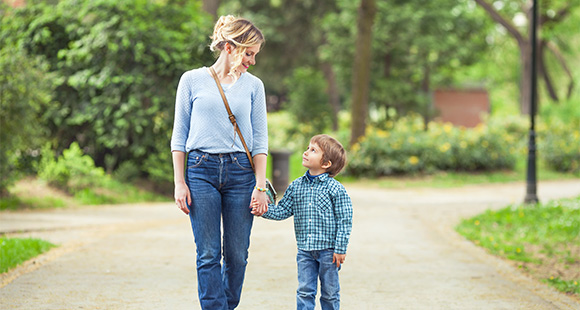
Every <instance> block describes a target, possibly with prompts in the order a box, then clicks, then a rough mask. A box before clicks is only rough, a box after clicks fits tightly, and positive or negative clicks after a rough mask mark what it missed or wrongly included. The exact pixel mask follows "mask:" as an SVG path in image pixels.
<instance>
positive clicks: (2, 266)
mask: <svg viewBox="0 0 580 310" xmlns="http://www.w3.org/2000/svg"><path fill="white" fill-rule="evenodd" d="M53 247H56V245H54V244H52V243H50V242H47V241H44V240H40V239H32V238H28V239H20V238H0V273H4V272H6V271H8V270H10V269H12V268H14V267H16V266H18V265H20V264H22V263H23V262H25V261H27V260H29V259H31V258H33V257H35V256H37V255H40V254H42V253H44V252H46V251H48V250H50V249H51V248H53Z"/></svg>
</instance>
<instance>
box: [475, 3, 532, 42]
mask: <svg viewBox="0 0 580 310" xmlns="http://www.w3.org/2000/svg"><path fill="white" fill-rule="evenodd" d="M475 2H477V4H479V6H481V7H482V8H483V9H485V10H486V11H487V13H488V14H489V15H490V16H491V18H492V19H493V20H495V21H496V22H498V23H499V24H500V25H502V26H503V27H504V28H505V29H506V30H507V31H508V32H509V33H510V34H511V35H512V36H514V37H515V38H516V40H517V41H518V43H519V44H520V45H522V44H524V43H525V42H526V41H527V40H526V39H525V38H524V37H523V36H522V34H521V33H520V32H519V31H518V29H517V28H516V26H514V24H512V23H511V22H510V21H509V20H507V19H505V18H503V17H502V16H501V15H500V14H499V12H498V11H496V10H495V9H494V8H493V7H492V6H491V5H490V4H489V3H487V2H486V1H485V0H475Z"/></svg>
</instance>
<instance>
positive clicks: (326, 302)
mask: <svg viewBox="0 0 580 310" xmlns="http://www.w3.org/2000/svg"><path fill="white" fill-rule="evenodd" d="M333 255H334V249H326V250H320V251H303V250H300V249H298V254H297V255H296V263H297V267H298V291H297V292H296V309H298V310H314V306H315V302H316V288H317V286H318V278H320V306H321V308H322V310H330V309H339V308H340V293H339V292H340V284H339V281H338V271H339V270H340V267H336V263H333V262H332V256H333Z"/></svg>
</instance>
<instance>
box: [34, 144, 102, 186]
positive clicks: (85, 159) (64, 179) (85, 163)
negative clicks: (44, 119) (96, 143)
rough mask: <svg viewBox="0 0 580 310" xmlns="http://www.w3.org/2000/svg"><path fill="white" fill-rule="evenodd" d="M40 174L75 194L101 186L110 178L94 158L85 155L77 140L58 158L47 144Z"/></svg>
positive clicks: (51, 182) (50, 182) (42, 177)
mask: <svg viewBox="0 0 580 310" xmlns="http://www.w3.org/2000/svg"><path fill="white" fill-rule="evenodd" d="M38 176H39V177H40V178H41V179H43V180H45V181H47V182H48V183H49V184H50V185H53V186H55V187H58V188H60V189H63V190H66V191H69V192H70V193H73V194H74V193H76V192H78V191H82V190H84V189H88V188H90V187H97V186H101V185H102V184H104V182H105V180H106V179H108V178H109V177H108V176H107V175H105V171H104V170H103V168H100V167H96V166H95V163H94V161H93V159H92V158H91V157H90V156H88V155H85V154H84V153H83V151H82V150H81V149H80V147H79V145H78V143H76V142H73V143H72V144H71V145H70V147H69V148H68V149H66V150H64V151H63V153H62V155H61V156H58V158H56V159H55V157H54V153H53V152H52V150H51V149H50V147H49V146H48V145H47V146H45V147H44V149H43V154H42V159H41V161H40V165H39V168H38Z"/></svg>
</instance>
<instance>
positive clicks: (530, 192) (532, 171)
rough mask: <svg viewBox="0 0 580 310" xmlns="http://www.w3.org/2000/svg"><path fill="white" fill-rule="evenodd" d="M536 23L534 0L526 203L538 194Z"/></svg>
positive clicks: (536, 10)
mask: <svg viewBox="0 0 580 310" xmlns="http://www.w3.org/2000/svg"><path fill="white" fill-rule="evenodd" d="M537 23H538V1H537V0H534V4H533V8H532V31H531V35H530V37H531V40H530V41H531V44H532V87H531V88H532V95H531V99H532V100H531V103H530V140H529V144H528V169H527V177H526V183H527V184H526V197H525V198H524V202H525V203H528V204H537V203H538V196H537V195H536V189H537V186H536V183H537V180H536V103H537V92H536V87H537V81H538V78H537V75H536V71H537V68H536V29H537Z"/></svg>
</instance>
